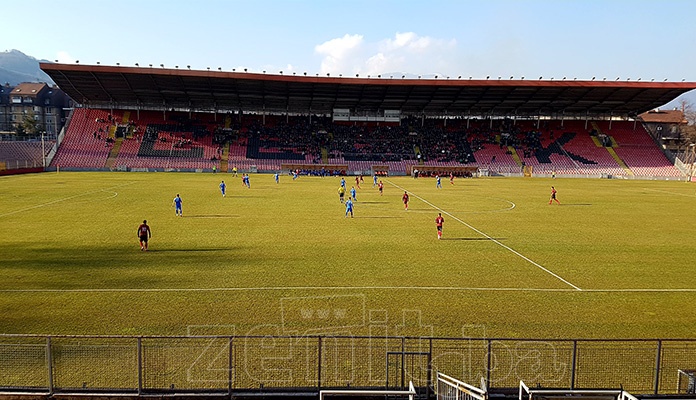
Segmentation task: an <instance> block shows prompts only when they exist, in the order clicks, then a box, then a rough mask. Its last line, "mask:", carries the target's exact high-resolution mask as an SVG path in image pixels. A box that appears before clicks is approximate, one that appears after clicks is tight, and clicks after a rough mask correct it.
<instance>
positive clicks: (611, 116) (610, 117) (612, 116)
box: [609, 111, 614, 130]
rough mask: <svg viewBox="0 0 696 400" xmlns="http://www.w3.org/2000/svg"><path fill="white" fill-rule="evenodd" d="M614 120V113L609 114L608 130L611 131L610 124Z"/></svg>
mask: <svg viewBox="0 0 696 400" xmlns="http://www.w3.org/2000/svg"><path fill="white" fill-rule="evenodd" d="M613 119H614V112H613V111H612V112H610V113H609V130H611V122H612V120H613Z"/></svg>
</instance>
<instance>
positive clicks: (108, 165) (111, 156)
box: [106, 138, 123, 169]
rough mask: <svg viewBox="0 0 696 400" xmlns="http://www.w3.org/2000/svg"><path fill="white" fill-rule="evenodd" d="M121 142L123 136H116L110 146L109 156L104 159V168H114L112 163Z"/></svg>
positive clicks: (114, 160)
mask: <svg viewBox="0 0 696 400" xmlns="http://www.w3.org/2000/svg"><path fill="white" fill-rule="evenodd" d="M122 144H123V138H116V140H115V141H114V145H113V146H112V147H111V151H110V152H109V158H107V159H106V168H108V169H114V163H115V162H116V158H117V157H118V152H119V151H120V150H121V145H122Z"/></svg>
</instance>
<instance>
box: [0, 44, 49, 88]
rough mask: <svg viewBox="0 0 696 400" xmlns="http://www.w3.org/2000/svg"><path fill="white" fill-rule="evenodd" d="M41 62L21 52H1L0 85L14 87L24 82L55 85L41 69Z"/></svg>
mask: <svg viewBox="0 0 696 400" xmlns="http://www.w3.org/2000/svg"><path fill="white" fill-rule="evenodd" d="M39 61H41V62H48V61H47V60H37V59H36V58H34V57H31V56H28V55H26V54H24V53H22V52H21V51H19V50H9V51H7V50H6V51H4V52H0V85H4V84H5V83H9V84H10V85H12V86H14V85H17V84H19V83H22V82H46V83H48V84H51V85H52V84H53V83H54V82H53V80H52V79H51V78H50V77H49V76H48V75H47V74H46V73H45V72H43V71H42V70H41V68H39Z"/></svg>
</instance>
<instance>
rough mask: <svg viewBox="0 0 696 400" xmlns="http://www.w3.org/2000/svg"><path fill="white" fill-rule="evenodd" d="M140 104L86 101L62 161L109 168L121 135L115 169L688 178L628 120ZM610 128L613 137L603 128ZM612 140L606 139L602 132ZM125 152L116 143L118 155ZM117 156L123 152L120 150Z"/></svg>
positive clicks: (58, 160)
mask: <svg viewBox="0 0 696 400" xmlns="http://www.w3.org/2000/svg"><path fill="white" fill-rule="evenodd" d="M309 121H310V119H309V118H307V117H301V116H278V115H265V116H263V115H258V114H244V115H238V114H235V115H230V114H228V115H227V116H219V115H216V114H212V113H194V114H192V113H182V112H166V113H164V112H161V111H160V112H155V111H140V112H131V111H123V110H112V111H106V110H97V109H87V108H77V109H76V110H75V111H74V113H73V115H72V117H71V121H70V124H69V125H68V129H67V134H66V137H65V140H64V142H63V144H62V145H61V147H60V149H59V151H58V153H57V155H56V157H55V158H54V161H53V165H60V166H61V167H73V168H84V169H93V168H97V169H101V168H104V167H105V165H106V160H107V158H108V157H109V154H110V151H111V145H110V142H109V140H110V139H113V137H114V133H115V132H118V133H119V135H121V134H122V135H124V136H125V138H124V140H123V143H122V145H121V147H120V150H119V151H118V154H117V155H116V159H115V162H113V163H110V165H111V166H112V167H113V168H119V169H131V168H138V169H142V168H154V169H178V170H198V169H207V168H211V167H212V166H213V165H219V164H220V159H221V155H222V154H225V151H226V154H227V165H228V167H229V169H230V170H231V169H232V168H233V167H236V168H237V169H238V170H240V171H244V170H251V169H256V170H259V171H278V170H280V169H281V165H282V164H298V163H300V164H301V163H304V164H332V165H339V164H341V165H348V170H349V171H351V172H355V173H358V172H360V173H363V174H368V173H370V172H371V169H372V166H374V165H386V166H388V167H389V170H390V172H391V173H397V174H399V173H401V174H403V173H407V172H408V171H410V168H411V166H418V165H424V166H428V167H442V168H445V169H446V168H448V167H455V166H474V167H479V168H485V169H488V170H490V171H493V172H498V173H509V174H518V173H520V172H522V170H523V169H524V167H531V170H532V171H533V173H535V174H552V173H555V174H557V175H576V176H602V175H616V176H628V175H635V176H638V177H653V176H660V177H678V176H682V174H681V173H680V171H679V170H678V169H677V168H675V167H674V166H673V165H672V164H671V163H670V162H669V161H668V160H667V158H666V157H665V156H664V154H663V153H662V152H661V150H660V149H659V147H658V146H657V145H656V144H655V143H654V142H653V140H652V138H651V137H650V135H649V134H648V133H647V131H646V130H645V129H644V128H643V126H642V125H640V124H634V123H633V122H628V121H612V124H611V127H610V125H609V122H608V121H600V122H593V123H587V122H585V121H575V120H570V121H551V120H549V121H543V122H540V121H535V120H519V121H514V120H511V119H500V120H493V121H491V120H477V119H472V120H469V121H467V120H465V119H451V120H447V122H445V121H444V120H442V119H426V120H422V119H420V118H413V119H404V120H403V121H402V123H401V124H398V123H382V124H378V123H374V122H370V123H367V122H366V123H359V124H358V123H348V122H332V121H330V119H328V118H326V117H315V118H313V119H312V120H311V123H310V122H309ZM604 135H607V136H604ZM599 137H602V138H605V137H608V138H610V139H611V140H613V141H610V143H601V140H599V139H598V138H599ZM115 152H116V151H114V153H115ZM112 157H114V155H112Z"/></svg>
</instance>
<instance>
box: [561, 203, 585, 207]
mask: <svg viewBox="0 0 696 400" xmlns="http://www.w3.org/2000/svg"><path fill="white" fill-rule="evenodd" d="M558 205H559V206H565V207H572V206H591V205H592V204H591V203H561V204H558Z"/></svg>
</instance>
